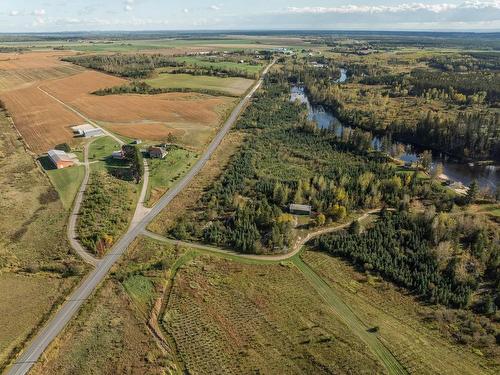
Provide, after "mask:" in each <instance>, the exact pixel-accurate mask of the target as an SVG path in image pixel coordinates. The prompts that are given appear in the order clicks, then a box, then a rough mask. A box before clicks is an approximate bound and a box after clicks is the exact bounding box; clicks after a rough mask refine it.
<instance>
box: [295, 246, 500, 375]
mask: <svg viewBox="0 0 500 375" xmlns="http://www.w3.org/2000/svg"><path fill="white" fill-rule="evenodd" d="M302 259H303V261H304V262H305V264H307V265H308V266H309V267H311V269H313V270H314V271H315V272H316V273H317V274H318V275H319V276H320V277H321V278H322V279H323V280H324V281H325V282H326V283H327V284H328V286H329V287H330V288H331V289H332V290H333V291H334V292H335V293H336V294H337V295H338V296H339V297H340V298H341V299H342V300H343V301H344V302H345V303H347V304H348V305H349V307H350V308H351V310H352V311H353V312H354V313H355V314H356V315H357V316H358V317H359V318H360V319H361V320H362V321H363V322H364V323H365V324H366V325H367V326H369V327H379V330H378V335H379V337H380V339H381V341H382V342H383V343H385V345H386V346H387V347H388V348H389V349H390V350H391V352H392V353H393V354H394V355H395V356H397V358H398V359H399V360H400V361H402V362H403V364H404V366H405V367H406V368H407V369H408V370H409V371H410V373H415V374H450V375H451V374H457V373H460V374H471V375H472V374H493V373H494V371H495V370H494V368H497V369H498V365H499V364H498V362H496V360H495V359H493V358H491V357H490V358H488V357H486V356H485V355H484V354H483V353H481V352H480V351H477V350H473V349H472V348H470V347H467V346H457V344H456V343H453V342H452V341H451V338H448V337H445V335H444V333H442V332H441V331H440V329H439V327H438V326H437V323H435V322H432V323H431V322H430V321H427V320H426V316H429V315H432V314H434V313H436V312H437V308H436V307H431V306H424V305H422V304H419V302H418V301H416V300H415V298H413V297H411V296H408V295H407V294H406V293H404V292H403V291H401V290H399V289H398V288H396V287H394V286H393V285H391V284H390V283H388V282H384V281H383V280H382V279H380V278H379V277H376V276H369V275H368V276H367V275H365V274H360V273H358V272H356V271H355V270H354V269H353V267H352V266H350V265H349V264H348V263H347V262H344V261H342V260H341V259H338V258H335V257H332V256H330V255H328V254H324V253H321V252H316V251H305V252H304V253H303V254H302Z"/></svg>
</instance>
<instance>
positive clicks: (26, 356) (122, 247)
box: [7, 63, 273, 375]
mask: <svg viewBox="0 0 500 375" xmlns="http://www.w3.org/2000/svg"><path fill="white" fill-rule="evenodd" d="M272 65H273V63H271V64H270V65H269V66H268V67H266V69H265V70H264V71H263V73H262V75H263V76H264V75H265V74H267V72H268V71H269V69H270V68H271V66H272ZM261 84H262V79H260V80H259V81H258V82H257V83H256V84H255V85H254V87H253V88H252V89H251V90H250V92H249V93H248V94H247V95H246V96H245V97H244V98H243V99H242V100H241V101H240V103H239V104H238V105H237V106H236V108H235V109H234V110H233V112H232V113H231V115H230V116H229V118H228V119H227V120H226V122H225V123H224V125H223V126H222V128H221V129H220V131H219V132H218V133H217V135H216V136H215V138H214V139H213V140H212V142H211V143H210V145H209V146H208V148H207V150H206V151H205V152H204V153H203V155H202V156H201V158H200V159H198V161H197V162H196V164H195V165H194V166H193V168H191V170H190V171H189V172H188V173H187V174H186V175H185V176H184V178H183V179H182V180H181V181H180V182H179V183H178V184H177V185H175V186H174V187H173V188H172V189H171V190H170V191H168V192H167V193H166V194H165V195H164V196H163V197H162V198H161V199H160V200H159V201H158V203H157V204H156V205H155V206H154V207H153V208H152V209H151V210H150V211H149V213H148V214H147V215H146V216H145V217H144V218H143V219H142V220H140V221H138V222H137V223H136V224H135V225H131V226H130V228H129V230H128V231H127V233H126V234H124V235H123V236H122V238H121V239H120V240H119V241H118V242H117V243H116V244H115V246H113V248H112V249H111V250H110V251H109V253H108V254H107V255H106V256H105V257H104V258H103V259H102V260H101V261H100V262H99V263H98V264H97V266H96V268H94V270H93V271H92V272H90V274H88V275H87V276H86V277H85V278H84V279H83V281H82V282H81V283H80V285H79V286H78V287H77V289H76V290H75V291H74V292H73V293H72V294H71V295H70V296H69V297H68V299H67V300H66V301H65V302H64V303H63V304H62V306H61V308H60V309H59V310H58V311H57V313H56V314H55V315H54V316H53V317H52V319H50V320H49V322H48V323H47V324H46V325H45V326H44V327H43V328H42V329H41V330H40V331H39V332H38V334H37V335H36V336H35V338H34V339H33V341H32V342H31V343H30V344H29V346H28V347H27V348H26V350H24V352H23V353H22V355H21V356H20V357H19V358H18V359H17V361H16V362H15V363H14V364H13V365H12V367H11V368H10V369H9V371H8V372H7V374H8V375H24V374H27V373H28V372H29V370H30V369H31V367H32V366H33V364H35V363H36V362H37V361H38V359H39V358H40V356H41V355H42V354H43V352H44V351H45V349H46V348H47V347H48V346H49V344H50V343H51V342H52V341H53V340H54V339H55V338H56V337H57V336H58V335H59V333H61V331H62V330H63V329H64V327H65V326H66V324H68V322H69V321H70V320H71V318H72V317H73V316H74V315H75V314H76V313H77V312H78V310H79V309H80V307H81V306H82V305H83V303H84V302H85V301H86V300H87V298H89V296H90V295H91V293H92V292H93V291H94V290H95V289H96V288H97V286H98V285H99V284H100V283H101V282H102V281H103V280H104V278H105V277H106V275H107V274H108V272H109V270H110V269H111V267H112V266H113V265H114V264H115V263H116V262H117V261H118V259H119V258H120V257H121V256H122V254H123V253H124V252H125V251H126V250H127V248H128V247H129V245H130V244H131V242H132V241H133V240H134V239H135V238H136V237H137V236H138V235H139V234H141V233H142V232H143V231H144V230H145V229H146V227H147V225H148V224H149V223H150V222H151V221H152V220H153V219H154V218H155V217H156V216H157V215H158V214H159V213H160V212H161V211H162V210H163V209H164V208H165V207H166V206H167V205H168V204H169V203H170V202H171V201H172V199H174V198H175V196H177V195H178V194H179V193H180V192H181V191H182V190H183V189H184V188H185V187H186V186H187V185H188V184H189V183H190V182H191V180H192V179H193V178H194V177H195V176H196V175H197V174H198V173H199V172H200V170H201V169H202V168H203V166H204V165H205V164H206V162H207V160H209V159H210V157H211V156H212V154H213V153H214V151H215V150H216V149H217V147H218V146H219V144H220V143H221V141H222V139H223V138H224V137H225V136H226V134H227V132H228V131H229V130H230V129H231V127H232V126H233V125H234V123H235V122H236V120H237V119H238V116H239V115H240V113H241V111H242V110H243V109H244V108H245V106H246V105H247V104H248V103H249V101H250V99H251V97H252V96H253V94H254V93H255V91H257V89H258V88H259V87H260V85H261ZM40 90H42V89H40ZM42 91H44V90H42ZM44 92H45V91H44ZM45 93H46V94H47V95H49V96H51V97H52V95H50V94H49V93H47V92H45ZM53 98H54V99H55V100H57V101H59V102H60V100H59V99H57V98H55V97H53ZM61 104H63V105H64V106H66V107H68V108H69V109H71V110H72V111H74V110H73V108H71V107H69V106H67V105H66V104H65V103H63V102H61ZM89 122H91V121H89ZM106 133H107V132H106ZM108 135H110V136H112V137H114V136H113V135H111V134H109V133H108Z"/></svg>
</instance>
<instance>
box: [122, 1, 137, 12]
mask: <svg viewBox="0 0 500 375" xmlns="http://www.w3.org/2000/svg"><path fill="white" fill-rule="evenodd" d="M134 2H135V0H125V1H124V2H123V3H124V4H123V9H124V10H125V12H131V11H132V10H133V9H134V7H133V6H132V5H133V4H134Z"/></svg>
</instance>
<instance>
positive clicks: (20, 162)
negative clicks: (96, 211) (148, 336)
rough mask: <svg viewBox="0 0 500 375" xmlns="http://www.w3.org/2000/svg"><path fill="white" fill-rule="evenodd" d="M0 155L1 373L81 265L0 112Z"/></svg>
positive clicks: (37, 172) (48, 192)
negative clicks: (0, 197)
mask: <svg viewBox="0 0 500 375" xmlns="http://www.w3.org/2000/svg"><path fill="white" fill-rule="evenodd" d="M0 155H1V157H0V196H2V199H0V372H1V371H2V369H3V368H4V366H5V365H6V364H7V363H8V362H9V361H10V359H12V358H13V357H14V356H15V355H17V354H18V352H19V351H20V350H21V349H22V347H23V344H24V343H25V341H26V339H27V338H28V337H30V336H31V335H33V334H34V333H35V332H36V330H37V328H38V327H39V326H40V325H41V324H42V323H43V322H45V320H46V319H47V318H48V314H49V313H50V311H51V310H52V308H53V307H56V306H57V304H58V302H60V300H61V299H62V298H64V297H65V296H66V294H67V293H69V291H70V289H71V288H72V287H73V285H74V283H75V282H76V280H78V279H79V276H78V275H77V274H81V273H83V270H84V268H83V267H84V265H83V263H82V262H81V261H80V260H79V259H78V258H76V257H75V256H74V255H73V254H72V251H71V248H70V246H69V244H68V242H67V240H66V231H65V225H66V220H67V218H68V211H67V210H66V209H65V208H64V206H63V204H62V202H61V200H60V199H59V195H58V193H57V192H56V190H55V189H54V187H53V186H52V185H51V183H50V181H49V179H48V178H47V176H46V175H45V174H44V173H43V172H42V171H41V169H40V168H39V167H38V165H37V163H36V162H35V160H33V158H32V157H31V156H30V155H29V154H28V153H27V152H26V150H25V149H24V146H23V143H22V142H21V141H20V140H19V136H18V134H17V132H16V131H15V129H14V127H13V126H12V124H11V122H10V121H9V119H8V118H7V117H6V116H5V114H4V113H2V112H0ZM73 275H75V276H73Z"/></svg>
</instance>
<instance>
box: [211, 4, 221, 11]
mask: <svg viewBox="0 0 500 375" xmlns="http://www.w3.org/2000/svg"><path fill="white" fill-rule="evenodd" d="M210 10H220V6H218V5H215V4H214V5H210Z"/></svg>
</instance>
